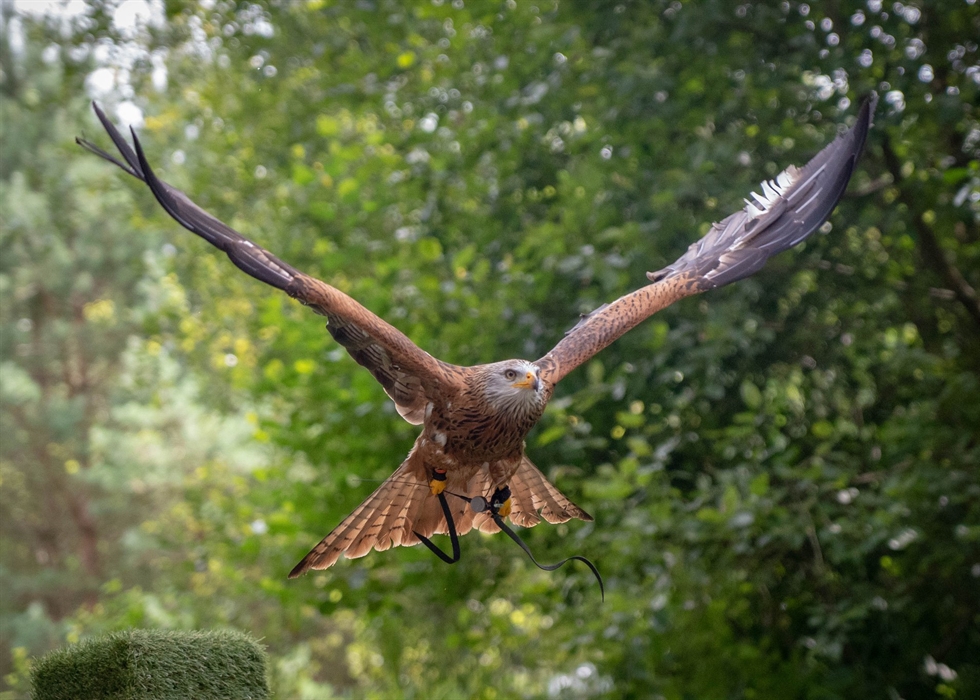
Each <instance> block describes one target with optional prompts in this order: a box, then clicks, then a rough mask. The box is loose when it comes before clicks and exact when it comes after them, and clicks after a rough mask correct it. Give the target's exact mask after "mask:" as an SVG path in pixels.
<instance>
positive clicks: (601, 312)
mask: <svg viewBox="0 0 980 700" xmlns="http://www.w3.org/2000/svg"><path fill="white" fill-rule="evenodd" d="M877 104H878V96H877V95H876V94H874V93H871V95H870V96H869V97H868V99H866V100H865V101H864V104H863V105H862V106H861V109H860V111H859V112H858V116H857V120H856V121H855V124H854V126H852V127H851V128H850V129H849V130H848V131H847V132H845V133H843V134H841V135H839V136H838V137H837V138H835V139H834V140H833V141H832V142H831V143H830V144H828V145H827V146H826V147H825V148H823V149H822V150H821V151H820V152H819V153H817V155H816V156H814V157H813V158H812V159H811V160H810V161H809V162H808V163H807V164H806V165H804V166H803V167H802V168H796V167H794V166H789V167H788V168H786V169H785V170H784V171H783V172H781V173H780V174H779V175H777V176H776V177H775V178H774V179H772V180H767V181H764V182H763V183H762V185H761V194H760V193H756V192H753V193H752V195H751V196H752V199H746V200H745V208H744V209H742V210H741V211H738V212H735V213H734V214H732V215H730V216H728V217H726V218H725V219H723V220H722V221H721V222H719V223H716V224H714V225H713V226H712V227H711V228H710V229H709V230H708V233H707V234H706V235H705V236H704V237H703V238H701V239H700V240H698V241H695V242H694V243H692V244H691V245H690V246H689V247H688V249H687V251H686V252H685V253H684V255H682V256H681V257H679V258H678V259H677V260H676V261H674V262H673V263H671V264H670V265H668V266H667V267H665V268H663V269H662V270H658V271H656V272H648V273H647V278H648V279H649V280H650V281H651V282H653V284H650V285H648V286H646V287H642V288H640V289H638V290H636V291H635V292H632V293H631V294H627V295H625V296H623V297H620V298H619V299H617V300H616V301H614V302H612V303H611V304H609V305H607V306H602V307H600V308H598V309H596V311H594V312H593V313H591V314H589V315H588V316H586V317H584V318H583V319H582V320H580V321H579V322H578V324H576V326H575V327H574V328H572V330H571V331H569V332H568V333H566V335H565V337H564V338H562V339H561V340H560V341H559V342H558V344H557V345H556V346H555V347H554V348H552V350H551V351H550V352H549V353H548V354H547V355H545V356H544V357H542V358H541V359H539V360H537V361H536V364H537V365H538V366H539V367H540V368H541V376H542V378H543V379H545V380H546V381H549V382H551V383H552V384H554V383H556V382H558V381H560V380H561V378H562V377H564V376H565V375H566V374H568V373H569V372H570V371H572V370H573V369H575V368H576V367H578V366H579V365H580V364H582V363H583V362H585V361H587V360H588V359H589V358H590V357H592V356H593V355H595V354H596V353H598V352H599V351H601V350H602V349H603V348H605V347H606V346H608V345H609V344H610V343H612V342H613V341H614V340H616V339H617V338H619V337H620V336H622V335H623V334H624V333H626V332H627V331H629V330H630V329H632V328H634V327H635V326H636V325H637V324H639V323H640V322H641V321H643V320H644V319H646V318H649V317H650V316H651V315H653V314H654V313H656V312H657V311H659V310H661V309H663V308H665V307H667V306H669V305H670V304H672V303H674V302H675V301H678V300H679V299H682V298H684V297H686V296H691V295H692V294H697V293H699V292H703V291H707V290H708V289H714V288H715V287H722V286H724V285H726V284H731V283H732V282H736V281H738V280H740V279H743V278H745V277H748V276H749V275H751V274H753V273H755V272H757V271H759V270H760V269H761V268H762V267H763V266H764V265H765V263H766V261H767V260H768V259H769V258H770V257H771V256H773V255H775V254H776V253H779V252H781V251H783V250H786V249H788V248H791V247H793V246H795V245H797V244H798V243H800V242H801V241H803V240H804V239H806V238H807V237H808V236H810V235H812V234H813V232H814V231H816V230H817V229H818V228H820V226H821V225H822V224H823V222H824V221H826V220H827V217H828V216H830V214H831V212H832V211H833V210H834V207H835V206H837V202H839V201H840V198H841V197H842V196H843V195H844V190H846V189H847V183H848V182H849V181H850V179H851V175H852V174H853V173H854V168H855V166H856V164H857V160H858V158H859V157H860V155H861V152H862V150H863V149H864V143H865V140H866V139H867V136H868V131H869V129H870V128H871V124H872V118H873V116H874V111H875V107H876V106H877Z"/></svg>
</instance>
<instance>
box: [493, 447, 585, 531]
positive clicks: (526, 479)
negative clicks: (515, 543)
mask: <svg viewBox="0 0 980 700" xmlns="http://www.w3.org/2000/svg"><path fill="white" fill-rule="evenodd" d="M510 492H511V498H512V499H514V500H513V503H514V508H513V510H511V515H510V519H511V520H512V521H514V523H515V524H517V525H520V526H521V527H532V526H534V525H537V524H538V523H539V522H541V518H544V519H545V520H547V521H548V522H549V523H552V524H555V523H564V522H568V521H569V520H571V519H572V518H578V519H579V520H584V521H586V522H591V521H592V516H591V515H589V514H588V513H586V512H585V511H584V510H582V509H581V508H579V507H578V506H577V505H575V504H574V503H572V502H571V501H570V500H568V498H567V497H566V496H565V494H563V493H562V492H561V491H559V490H558V489H557V488H556V487H555V485H554V484H552V483H551V482H550V481H548V479H547V478H546V477H545V475H544V474H542V473H541V471H540V470H539V469H538V468H537V467H535V466H534V465H533V464H532V463H531V460H529V459H528V458H527V457H524V459H523V461H521V466H520V467H518V468H517V472H515V473H514V476H512V477H511V478H510ZM539 513H540V515H539Z"/></svg>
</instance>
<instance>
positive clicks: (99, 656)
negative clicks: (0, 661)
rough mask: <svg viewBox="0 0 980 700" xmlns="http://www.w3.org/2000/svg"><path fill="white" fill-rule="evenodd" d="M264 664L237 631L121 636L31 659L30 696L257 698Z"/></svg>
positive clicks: (56, 699)
mask: <svg viewBox="0 0 980 700" xmlns="http://www.w3.org/2000/svg"><path fill="white" fill-rule="evenodd" d="M265 666H266V656H265V651H264V650H263V649H262V647H261V646H259V644H258V642H256V641H255V640H254V639H253V638H251V637H249V636H247V635H244V634H241V633H240V632H228V631H222V632H172V631H157V630H129V631H127V632H116V633H114V634H110V635H108V636H105V637H101V638H99V639H93V640H90V641H85V642H81V643H79V644H75V645H72V646H70V647H68V648H66V649H58V650H57V651H53V652H51V653H50V654H48V655H46V656H44V657H42V658H41V659H39V660H38V661H37V662H36V663H35V664H34V668H33V671H32V676H33V678H32V680H33V687H34V695H33V698H34V700H187V699H188V698H194V699H195V700H232V699H234V700H245V699H246V698H247V699H252V700H260V699H264V698H268V697H269V687H268V685H267V683H266V677H265Z"/></svg>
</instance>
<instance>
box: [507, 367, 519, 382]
mask: <svg viewBox="0 0 980 700" xmlns="http://www.w3.org/2000/svg"><path fill="white" fill-rule="evenodd" d="M504 377H506V378H507V379H508V380H514V379H517V372H515V371H514V370H512V369H508V370H504Z"/></svg>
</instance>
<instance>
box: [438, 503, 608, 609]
mask: <svg viewBox="0 0 980 700" xmlns="http://www.w3.org/2000/svg"><path fill="white" fill-rule="evenodd" d="M491 515H492V516H493V521H494V522H495V523H497V527H499V528H500V529H501V530H503V531H504V532H505V533H507V536H508V537H509V538H511V539H512V540H514V542H516V543H517V546H518V547H520V548H521V549H523V550H524V553H525V554H527V556H528V557H530V559H531V561H532V562H534V565H535V566H536V567H538V568H539V569H541V570H542V571H555V570H556V569H558V568H560V567H562V566H564V565H565V564H567V563H568V562H570V561H572V560H575V561H580V562H582V563H583V564H585V565H586V566H587V567H589V570H590V571H591V572H592V574H593V575H594V576H595V578H596V581H598V582H599V594H600V595H601V596H602V601H603V602H605V601H606V587H605V586H604V585H602V576H600V575H599V570H598V569H597V568H595V564H593V563H592V562H591V561H589V560H588V559H586V558H585V557H581V556H579V555H578V554H573V555H572V556H570V557H568V559H562V560H561V561H560V562H558V563H557V564H542V563H540V562H539V561H538V560H537V559H535V558H534V555H533V554H531V549H530V548H529V547H528V546H527V545H526V544H525V543H524V540H522V539H521V538H520V537H519V536H518V534H517V533H516V532H514V531H513V530H511V529H510V527H508V526H507V523H505V522H504V519H503V518H501V517H500V516H499V515H498V514H497V513H491ZM440 554H441V552H440Z"/></svg>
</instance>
